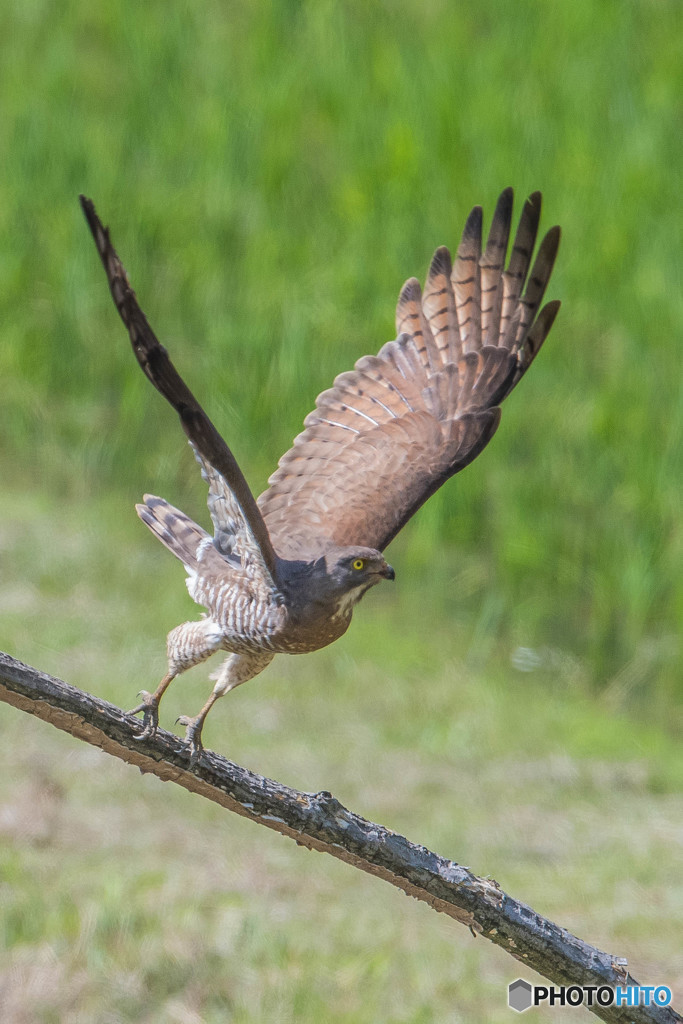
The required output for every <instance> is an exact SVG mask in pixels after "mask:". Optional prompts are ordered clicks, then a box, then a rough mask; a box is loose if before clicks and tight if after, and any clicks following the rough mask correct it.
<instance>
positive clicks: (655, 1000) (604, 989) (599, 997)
mask: <svg viewBox="0 0 683 1024" xmlns="http://www.w3.org/2000/svg"><path fill="white" fill-rule="evenodd" d="M670 1002H671V989H670V988H669V987H668V985H616V986H615V987H614V988H613V987H612V986H611V985H558V986H556V985H549V986H548V985H531V984H530V983H529V982H528V981H525V980H524V978H517V980H516V981H513V982H511V984H510V985H508V1006H509V1007H510V1009H511V1010H516V1011H517V1013H523V1011H524V1010H528V1009H529V1008H530V1007H531V1006H540V1005H541V1003H547V1004H548V1005H549V1006H596V1005H597V1006H668V1005H669V1003H670Z"/></svg>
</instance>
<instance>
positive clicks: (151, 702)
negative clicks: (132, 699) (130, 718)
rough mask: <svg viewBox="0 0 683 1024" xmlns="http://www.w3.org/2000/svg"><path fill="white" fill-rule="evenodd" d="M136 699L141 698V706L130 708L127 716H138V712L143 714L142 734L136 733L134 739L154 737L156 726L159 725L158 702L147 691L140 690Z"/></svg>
mask: <svg viewBox="0 0 683 1024" xmlns="http://www.w3.org/2000/svg"><path fill="white" fill-rule="evenodd" d="M138 697H142V704H138V706H137V707H136V708H131V710H130V711H128V712H127V714H129V715H138V714H140V712H142V713H143V718H142V732H140V733H138V735H137V736H136V737H135V739H136V740H147V739H150V738H151V737H152V736H155V735H156V731H157V726H158V725H159V701H158V700H157V699H156V697H155V696H154V695H153V694H151V693H149V692H148V691H147V690H140V692H139V694H138Z"/></svg>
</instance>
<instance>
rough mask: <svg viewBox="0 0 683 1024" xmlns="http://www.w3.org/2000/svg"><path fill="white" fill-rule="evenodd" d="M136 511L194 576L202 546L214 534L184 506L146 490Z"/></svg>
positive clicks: (210, 541)
mask: <svg viewBox="0 0 683 1024" xmlns="http://www.w3.org/2000/svg"><path fill="white" fill-rule="evenodd" d="M135 511H136V512H137V514H138V515H139V516H140V519H142V521H143V523H144V524H145V526H148V527H149V528H150V530H151V531H152V533H153V534H155V536H157V537H158V538H159V540H160V541H161V543H162V544H163V545H164V546H165V547H167V548H168V550H169V551H170V552H171V553H172V554H174V555H175V556H176V558H179V559H180V561H181V562H182V563H183V565H184V566H185V569H186V571H187V572H188V573H189V574H190V575H192V576H194V575H195V573H196V572H197V568H198V565H199V561H200V557H201V553H202V550H206V547H207V545H211V544H213V540H212V538H211V537H210V536H209V534H208V533H207V532H206V530H203V529H202V528H201V526H197V524H196V523H195V522H193V520H192V519H190V517H189V516H186V515H185V513H184V512H181V511H180V509H177V508H174V507H173V505H169V503H168V502H167V501H165V500H164V499H163V498H157V497H155V496H154V495H153V494H145V496H144V502H143V503H142V504H140V505H136V506H135Z"/></svg>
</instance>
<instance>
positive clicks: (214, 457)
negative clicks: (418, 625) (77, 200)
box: [81, 188, 560, 762]
mask: <svg viewBox="0 0 683 1024" xmlns="http://www.w3.org/2000/svg"><path fill="white" fill-rule="evenodd" d="M512 199H513V196H512V189H509V188H508V189H506V190H505V191H504V192H503V193H502V194H501V196H500V198H499V200H498V204H497V206H496V210H495V213H494V216H493V221H492V224H491V229H490V232H489V235H488V239H487V241H486V245H485V246H484V247H483V249H482V210H481V207H479V206H476V207H475V208H474V209H473V210H472V212H471V213H470V215H469V217H468V219H467V222H466V224H465V229H464V232H463V235H462V240H461V242H460V245H459V247H458V251H457V254H456V257H455V261H454V262H453V261H452V259H451V254H450V252H449V251H448V249H447V248H445V247H442V248H439V249H437V250H436V252H435V254H434V257H433V259H432V262H431V266H430V268H429V272H428V275H427V283H426V286H425V289H424V292H422V290H421V288H420V284H419V282H418V281H417V280H416V279H415V278H411V279H410V280H409V281H407V282H406V283H405V285H404V286H403V288H402V290H401V293H400V296H399V300H398V306H397V310H396V332H397V337H396V340H395V341H390V342H388V343H387V344H386V345H384V346H383V347H382V348H381V349H380V350H379V352H378V353H377V355H376V356H364V357H363V358H362V359H359V360H358V362H357V363H356V365H355V368H354V369H353V370H352V371H350V372H348V373H342V374H341V375H340V376H338V377H337V378H336V379H335V381H334V384H333V386H332V387H331V388H330V389H329V390H328V391H323V393H322V394H321V395H319V396H318V399H317V401H316V406H315V409H314V410H313V412H311V413H310V414H309V415H308V416H307V417H306V419H305V421H304V430H303V432H302V433H301V434H299V435H298V437H297V438H296V439H295V441H294V444H293V447H292V448H290V450H289V451H288V452H286V454H285V455H283V457H282V458H281V459H280V462H279V465H278V468H277V469H276V471H275V472H274V473H273V475H272V476H271V477H270V480H269V481H268V483H269V486H268V489H267V490H266V491H265V492H264V493H263V494H262V495H261V496H260V498H258V500H255V499H254V496H253V494H252V492H251V490H250V488H249V485H248V483H247V481H246V479H245V477H244V475H243V474H242V472H241V470H240V468H239V466H238V464H237V461H236V460H235V457H234V456H233V454H232V452H231V450H230V448H229V447H228V445H227V444H226V442H225V441H224V440H223V438H222V437H221V436H220V434H219V433H218V431H217V430H216V428H215V427H214V425H213V424H212V423H211V421H210V419H209V417H208V416H207V414H206V413H205V412H204V410H203V409H202V407H201V406H200V405H199V403H198V402H197V400H196V399H195V397H194V395H193V394H192V393H191V391H190V390H189V388H188V387H187V385H186V384H185V382H184V381H183V379H182V378H181V377H180V375H179V374H178V372H177V370H176V369H175V367H174V366H173V364H172V363H171V361H170V360H169V357H168V354H167V352H166V350H165V348H164V347H163V346H162V345H161V344H160V343H159V341H158V340H157V338H156V336H155V334H154V332H153V331H152V329H151V327H150V325H149V323H148V321H147V318H146V317H145V315H144V313H143V312H142V310H141V308H140V306H139V305H138V301H137V299H136V296H135V293H134V292H133V290H132V288H131V286H130V284H129V282H128V278H127V275H126V271H125V270H124V268H123V266H122V264H121V261H120V260H119V257H118V255H117V253H116V251H115V249H114V247H113V245H112V243H111V240H110V237H109V231H108V229H106V228H105V227H104V226H103V225H102V222H101V221H100V219H99V217H98V216H97V213H96V212H95V207H94V205H93V203H92V201H91V200H89V199H86V198H85V197H84V196H81V205H82V207H83V211H84V213H85V216H86V219H87V221H88V224H89V226H90V230H91V231H92V234H93V238H94V240H95V244H96V246H97V250H98V252H99V255H100V258H101V260H102V263H103V265H104V269H105V271H106V274H107V278H108V281H109V287H110V289H111V293H112V297H113V299H114V302H115V304H116V308H117V310H118V312H119V314H120V316H121V319H122V320H123V322H124V324H125V326H126V327H127V329H128V332H129V334H130V338H131V341H132V344H133V350H134V352H135V355H136V356H137V359H138V362H139V363H140V366H141V367H142V369H143V370H144V372H145V374H146V375H147V377H148V378H149V380H150V381H151V382H152V384H154V386H155V387H156V388H157V389H158V390H159V391H160V392H161V394H162V395H163V396H164V397H165V398H166V399H167V400H168V401H169V402H170V403H171V405H172V406H173V407H174V408H175V409H176V411H177V412H178V414H179V416H180V420H181V423H182V426H183V428H184V430H185V433H186V434H187V436H188V438H189V440H190V443H191V445H192V447H193V449H194V453H195V456H196V458H197V460H198V462H199V464H200V467H201V472H202V476H203V477H204V479H205V481H206V483H207V484H208V488H209V495H208V505H209V512H210V514H211V519H212V520H213V528H214V530H213V537H212V536H210V535H209V534H208V533H207V532H206V531H205V530H204V529H202V527H201V526H198V525H197V524H196V523H195V522H193V521H192V520H191V519H190V518H189V517H188V516H186V515H185V514H184V513H183V512H181V511H179V509H177V508H174V507H173V506H172V505H170V504H169V503H168V502H167V501H165V500H164V499H163V498H157V497H153V496H152V495H145V497H144V501H143V503H142V504H140V505H137V506H136V508H137V512H138V515H139V516H140V518H141V519H142V521H143V522H144V523H145V524H146V525H147V526H148V527H149V529H150V530H151V531H152V532H153V533H154V534H156V536H157V537H158V538H159V540H160V541H161V543H162V544H164V545H165V546H166V547H167V548H168V549H169V550H170V551H171V552H172V553H173V554H174V555H175V556H176V558H178V559H180V561H181V562H182V563H183V565H184V566H185V571H186V573H187V588H188V590H189V592H190V595H191V597H192V598H193V600H194V601H195V602H196V603H197V604H198V605H201V606H202V607H203V608H205V609H206V613H205V614H204V615H203V616H202V618H201V620H200V621H198V622H185V623H183V624H182V625H180V626H177V627H176V628H175V629H173V630H172V631H171V632H170V633H169V635H168V640H167V654H168V670H167V672H166V674H165V676H164V677H163V679H162V680H161V682H160V683H159V685H158V687H157V689H156V690H155V692H154V693H147V692H146V691H144V690H143V691H141V696H142V703H141V704H140V705H139V706H138V707H136V708H135V709H133V711H132V712H131V714H138V713H143V716H144V718H143V729H142V732H141V733H140V737H145V736H151V735H153V734H154V732H155V731H156V728H157V723H158V707H159V701H160V700H161V697H162V696H163V694H164V691H165V690H166V688H167V687H168V685H169V683H170V682H171V681H172V680H173V679H174V678H175V677H176V676H177V675H179V674H180V673H181V672H184V671H185V670H186V669H188V668H190V667H191V666H192V665H197V664H199V663H200V662H202V661H204V660H205V659H206V658H208V657H209V656H210V655H212V654H213V653H214V652H216V651H226V652H228V657H227V658H226V659H225V660H224V662H223V663H222V665H221V667H220V668H219V670H218V671H217V673H216V674H215V675H214V676H212V679H215V686H214V688H213V691H212V693H211V695H210V697H209V699H208V700H207V702H206V704H205V705H204V707H203V708H202V709H201V711H200V712H199V714H198V715H196V716H195V717H192V718H190V717H181V718H179V719H178V721H179V722H181V723H182V724H183V725H184V726H186V740H187V741H188V743H189V747H190V756H191V760H192V761H193V762H194V761H196V759H197V757H198V756H199V754H200V751H201V749H202V746H201V733H202V727H203V724H204V720H205V718H206V716H207V714H208V712H209V711H210V709H211V707H212V706H213V704H214V703H215V702H216V701H217V700H218V698H219V697H222V696H223V695H224V694H225V693H227V692H228V690H232V689H234V687H236V686H239V685H240V684H241V683H244V682H245V681H246V680H247V679H251V678H252V677H253V676H255V675H257V674H258V673H259V672H262V671H263V669H264V668H265V667H266V665H268V664H269V662H270V661H271V660H272V658H273V657H274V656H275V654H278V653H281V652H282V653H287V654H301V653H303V652H306V651H315V650H318V649H319V648H321V647H325V646H326V645H327V644H330V643H332V642H333V641H334V640H337V639H338V638H339V637H340V636H342V634H343V633H345V632H346V630H347V628H348V626H349V623H350V621H351V615H352V613H353V609H354V606H355V605H356V604H357V603H358V601H359V600H360V599H361V598H362V597H363V595H364V594H365V593H366V591H368V590H369V589H370V588H371V587H374V586H375V585H376V584H377V583H379V582H380V581H381V580H393V579H394V570H393V569H392V567H391V566H390V565H389V564H388V563H387V562H386V560H385V558H384V556H383V554H382V552H383V551H384V549H385V548H386V547H387V545H388V544H389V542H390V541H391V540H392V539H393V538H394V537H395V536H396V534H397V533H398V531H399V530H400V529H401V528H402V527H403V526H404V525H405V524H406V523H407V521H408V520H409V519H410V517H411V516H412V515H413V514H414V513H415V512H416V511H417V509H418V508H420V506H421V505H422V504H423V503H424V502H425V501H426V500H427V498H429V497H430V495H432V494H433V493H434V492H435V491H436V490H437V489H438V488H439V487H441V485H442V484H443V483H444V481H446V480H448V478H449V477H451V476H453V474H454V473H457V472H458V471H459V470H461V469H463V468H464V467H465V466H467V465H468V463H470V462H471V461H472V460H473V459H474V458H476V456H477V455H478V454H479V453H480V452H481V451H482V449H483V448H484V447H485V446H486V445H487V444H488V442H489V441H490V440H491V438H492V437H493V434H494V433H495V430H496V428H497V426H498V421H499V418H500V408H499V406H500V403H501V402H502V400H503V399H504V398H505V397H506V396H507V395H508V394H509V393H510V391H512V389H513V388H514V387H515V385H516V384H517V382H518V381H519V380H520V378H521V377H522V376H523V375H524V373H525V372H526V370H527V368H528V367H529V365H530V363H531V362H532V360H533V359H534V357H535V355H536V353H537V352H538V350H539V348H540V347H541V345H542V343H543V341H544V340H545V338H546V336H547V334H548V331H549V330H550V328H551V326H552V324H553V321H554V319H555V316H556V314H557V310H558V308H559V305H560V304H559V302H549V303H548V304H547V305H545V306H544V307H543V309H541V310H540V312H539V309H540V305H541V301H542V299H543V294H544V292H545V289H546V285H547V283H548V279H549V277H550V273H551V271H552V268H553V263H554V261H555V256H556V253H557V247H558V244H559V240H560V229H559V228H558V227H553V228H551V229H550V230H549V231H548V233H547V234H546V236H545V238H544V239H543V241H542V242H541V245H540V247H539V249H538V253H537V255H536V259H535V261H534V263H533V267H531V258H532V253H533V250H534V246H535V243H536V234H537V230H538V223H539V219H540V213H541V195H540V193H539V192H534V193H533V195H531V196H530V197H529V198H528V199H527V201H526V203H525V204H524V208H523V210H522V214H521V218H520V222H519V226H518V228H517V231H516V233H515V237H514V241H513V245H512V250H511V253H510V259H509V262H508V263H507V267H506V266H505V263H506V258H507V250H508V238H509V234H510V225H511V220H512ZM530 268H531V269H530Z"/></svg>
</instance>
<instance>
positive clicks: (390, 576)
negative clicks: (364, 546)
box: [380, 565, 396, 580]
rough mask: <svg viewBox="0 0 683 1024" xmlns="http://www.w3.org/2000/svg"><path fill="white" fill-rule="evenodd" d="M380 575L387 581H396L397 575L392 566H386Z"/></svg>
mask: <svg viewBox="0 0 683 1024" xmlns="http://www.w3.org/2000/svg"><path fill="white" fill-rule="evenodd" d="M380 575H381V576H383V577H384V579H385V580H395V579H396V573H395V572H394V570H393V568H392V567H391V566H390V565H385V566H384V568H383V569H382V572H381V573H380Z"/></svg>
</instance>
